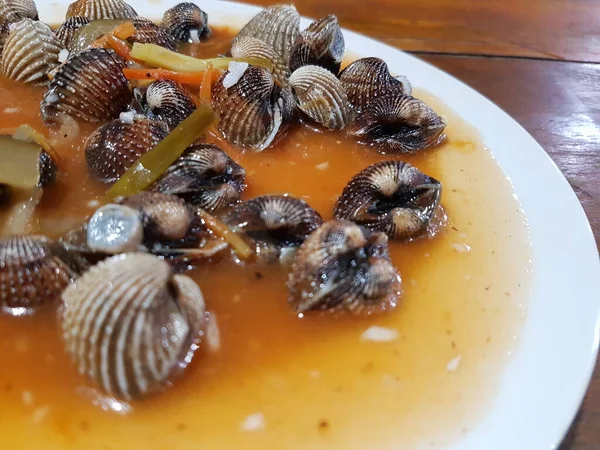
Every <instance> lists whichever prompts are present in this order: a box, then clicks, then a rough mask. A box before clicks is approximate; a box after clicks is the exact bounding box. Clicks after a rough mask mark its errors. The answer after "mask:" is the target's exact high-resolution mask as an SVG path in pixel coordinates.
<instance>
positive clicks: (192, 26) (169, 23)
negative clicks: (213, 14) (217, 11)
mask: <svg viewBox="0 0 600 450" xmlns="http://www.w3.org/2000/svg"><path fill="white" fill-rule="evenodd" d="M162 26H163V28H165V29H166V31H167V33H169V34H170V35H171V36H172V37H173V38H174V39H175V40H176V41H179V42H189V43H198V42H200V41H201V40H202V39H203V38H205V37H207V36H208V35H210V28H209V27H208V14H206V13H205V12H204V11H202V10H201V9H200V8H199V7H198V6H197V5H195V4H194V3H189V2H186V3H180V4H178V5H175V6H174V7H172V8H170V9H168V10H167V11H166V12H165V15H164V16H163V19H162Z"/></svg>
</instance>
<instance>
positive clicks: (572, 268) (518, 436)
mask: <svg viewBox="0 0 600 450" xmlns="http://www.w3.org/2000/svg"><path fill="white" fill-rule="evenodd" d="M68 3H69V1H67V0H65V1H59V2H54V3H49V2H48V3H46V2H38V8H39V10H40V17H41V18H42V20H44V21H45V22H49V23H60V22H62V20H63V18H64V13H65V10H66V7H67V5H68ZM129 3H130V4H131V5H132V6H133V7H134V8H135V9H136V10H137V11H138V12H139V13H140V14H142V15H143V16H145V17H149V18H153V19H159V18H160V17H162V14H163V13H164V11H165V10H166V9H167V8H168V7H170V6H173V5H174V4H176V3H178V2H177V1H174V0H165V1H160V0H148V1H144V0H130V1H129ZM201 7H202V8H203V9H204V10H205V11H206V12H208V14H209V16H210V23H211V24H214V25H227V26H231V27H237V26H241V25H243V24H244V23H246V22H247V21H248V20H249V19H250V18H251V17H252V16H253V15H254V14H256V13H257V12H258V11H259V9H258V8H256V7H253V6H248V5H243V4H238V3H231V2H225V1H215V0H202V2H201ZM308 23H310V21H309V20H306V19H303V23H302V26H303V27H304V26H307V25H308ZM344 38H345V41H346V48H347V49H348V50H349V51H351V52H352V53H353V54H356V55H361V56H378V57H380V58H382V59H384V60H385V61H387V63H388V65H389V66H390V70H391V71H392V72H395V73H402V74H404V75H407V76H408V78H409V79H410V80H411V82H412V83H413V85H415V86H417V87H422V88H424V89H426V90H428V91H429V92H431V93H432V94H434V95H435V96H437V97H438V98H440V99H441V100H442V101H444V102H445V103H446V104H448V105H449V106H450V107H451V108H452V109H453V110H454V111H456V112H457V113H458V114H459V115H460V116H462V117H463V118H464V119H466V120H467V121H468V122H470V123H471V124H472V125H473V126H475V127H476V128H477V129H478V130H479V132H480V133H481V135H482V137H483V139H484V140H485V142H486V143H487V145H488V146H489V148H490V151H491V152H492V154H493V156H494V158H496V159H497V161H498V162H499V164H500V165H501V167H502V169H503V170H504V172H505V173H506V174H507V175H508V177H509V178H510V180H511V181H512V183H513V186H514V189H515V192H516V195H517V196H518V198H519V200H520V202H521V205H522V207H523V209H524V211H525V214H526V216H527V220H528V222H529V225H530V227H531V239H532V244H533V256H534V280H533V286H532V291H531V297H530V299H529V302H528V309H529V314H528V318H527V322H526V325H525V329H524V331H523V337H522V340H521V343H520V345H519V347H518V350H517V351H516V352H515V355H514V358H513V359H512V361H511V362H510V364H509V366H508V367H507V369H506V372H505V374H504V377H503V379H502V383H501V386H500V389H499V393H498V395H497V397H496V400H495V402H494V404H493V407H492V409H491V411H490V412H489V414H488V415H487V417H485V418H484V420H482V421H481V422H480V424H479V425H478V426H477V427H476V428H475V429H474V430H473V431H472V432H471V433H470V434H468V435H467V436H465V437H464V438H463V439H461V440H460V441H459V442H457V443H456V444H454V445H453V446H452V447H451V448H452V449H456V450H458V449H460V450H482V449H486V450H496V449H498V450H506V449H510V450H521V449H523V450H538V449H553V448H556V447H557V446H558V445H559V444H560V441H561V439H562V437H563V436H564V433H565V432H566V430H567V428H568V426H569V424H570V423H571V421H572V420H573V417H574V416H575V413H576V412H577V409H578V408H579V405H580V403H581V400H582V398H583V395H584V393H585V390H586V387H587V385H588V382H589V380H590V376H591V374H592V371H593V368H594V364H595V361H596V355H597V351H598V341H599V334H600V333H599V332H600V320H599V319H600V308H599V306H600V264H599V261H598V252H597V249H596V244H595V242H594V237H593V235H592V232H591V229H590V226H589V223H588V221H587V219H586V216H585V214H584V212H583V210H582V208H581V205H580V204H579V202H578V200H577V197H576V196H575V194H574V193H573V191H572V190H571V187H570V186H569V184H568V182H567V181H566V180H565V178H564V177H563V176H562V174H561V173H560V171H559V170H558V169H557V167H556V166H555V165H554V163H553V162H552V161H551V160H550V158H549V157H548V156H547V155H546V153H545V152H544V150H543V149H542V148H541V147H540V145H539V144H538V143H537V142H536V141H535V140H534V139H533V138H532V137H531V136H530V135H529V134H528V133H527V132H526V131H525V130H524V129H523V128H522V127H521V126H520V125H518V124H517V123H516V122H515V121H514V120H513V119H512V118H510V117H509V116H508V115H507V114H506V113H505V112H503V111H502V110H501V109H500V108H498V107H497V106H496V105H494V104H493V103H492V102H490V101H489V100H487V99H486V98H485V97H483V96H482V95H481V94H478V93H477V92H475V91H474V90H473V89H471V88H469V87H468V86H466V85H465V84H463V83H462V82H460V81H458V80H456V79H455V78H453V77H451V76H450V75H448V74H446V73H444V72H442V71H440V70H438V69H436V68H434V67H433V66H431V65H429V64H427V63H425V62H423V61H420V60H418V59H416V58H414V57H412V56H410V55H407V54H405V53H403V52H400V51H398V50H396V49H394V48H392V47H388V46H387V45H384V44H382V43H379V42H377V41H374V40H371V39H369V38H366V37H364V36H361V35H359V34H356V33H352V32H349V31H344ZM365 444H367V443H365ZM398 444H399V445H400V446H401V443H400V442H399V443H398ZM399 448H400V447H399Z"/></svg>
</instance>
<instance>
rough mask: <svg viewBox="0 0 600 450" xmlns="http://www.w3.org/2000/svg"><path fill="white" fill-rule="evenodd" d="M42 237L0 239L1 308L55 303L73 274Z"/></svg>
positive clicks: (48, 240)
mask: <svg viewBox="0 0 600 450" xmlns="http://www.w3.org/2000/svg"><path fill="white" fill-rule="evenodd" d="M53 245H54V243H53V242H52V241H51V240H50V239H48V238H46V237H44V236H13V237H8V238H2V239H0V306H1V307H2V308H5V309H7V310H8V312H9V313H10V312H11V310H12V309H13V308H26V309H29V308H33V307H36V306H38V305H40V304H42V303H47V302H51V301H53V300H56V299H57V298H58V297H59V296H60V294H61V292H62V291H63V289H64V288H65V287H66V286H67V285H68V284H69V283H70V282H71V279H72V277H73V273H72V272H71V270H70V269H69V268H68V267H67V265H66V264H65V263H64V262H63V261H62V260H61V259H60V258H59V257H57V256H56V255H55V253H54V250H53Z"/></svg>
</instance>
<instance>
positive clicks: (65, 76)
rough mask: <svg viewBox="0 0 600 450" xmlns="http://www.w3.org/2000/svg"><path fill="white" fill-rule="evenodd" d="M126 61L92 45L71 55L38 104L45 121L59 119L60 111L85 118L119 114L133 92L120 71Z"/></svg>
mask: <svg viewBox="0 0 600 450" xmlns="http://www.w3.org/2000/svg"><path fill="white" fill-rule="evenodd" d="M125 67H127V64H126V62H125V60H124V59H123V58H121V57H120V56H119V55H117V54H116V53H115V52H114V51H112V50H105V49H103V48H92V49H89V50H84V51H83V52H81V53H78V54H76V55H73V56H71V57H70V58H69V59H68V60H67V62H66V63H65V64H63V65H62V66H60V67H59V69H58V71H57V72H56V74H55V76H54V78H53V79H52V81H51V82H50V85H49V86H48V91H47V92H46V94H45V95H44V99H43V100H42V104H41V111H42V119H43V120H44V122H45V123H46V124H47V125H53V124H56V123H60V122H61V121H62V118H61V115H66V116H71V117H72V118H74V119H80V120H84V121H86V122H100V121H105V120H111V119H115V118H117V117H119V114H120V113H121V112H122V111H125V110H127V109H128V107H129V105H130V103H131V101H132V100H133V96H132V94H131V91H130V90H129V82H128V81H127V78H125V76H124V75H123V69H124V68H125Z"/></svg>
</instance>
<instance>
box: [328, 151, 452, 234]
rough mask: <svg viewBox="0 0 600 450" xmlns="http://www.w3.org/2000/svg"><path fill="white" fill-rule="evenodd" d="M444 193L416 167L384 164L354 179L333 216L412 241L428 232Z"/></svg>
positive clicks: (393, 162) (404, 164)
mask: <svg viewBox="0 0 600 450" xmlns="http://www.w3.org/2000/svg"><path fill="white" fill-rule="evenodd" d="M441 193H442V184H441V183H440V182H439V181H437V180H436V179H434V178H432V177H430V176H428V175H425V174H424V173H423V172H421V171H420V170H419V169H417V168H416V167H413V166H411V165H410V164H407V163H403V162H401V161H383V162H380V163H376V164H373V165H371V166H369V167H367V168H366V169H364V170H362V171H361V172H359V173H358V174H357V175H356V176H354V177H353V178H352V180H351V181H350V182H349V183H348V185H347V186H346V187H345V188H344V191H343V192H342V195H341V197H340V198H339V200H338V201H337V203H336V205H335V209H334V213H333V215H334V217H335V218H336V219H339V220H342V219H346V220H351V221H353V222H355V223H357V224H359V225H362V226H364V227H367V228H369V229H371V230H373V231H381V232H383V233H385V234H387V235H388V236H389V237H390V238H391V239H410V238H414V237H417V236H419V235H421V234H423V233H424V232H426V231H427V230H428V228H429V225H430V224H431V222H432V219H433V218H434V216H435V212H436V210H437V208H438V205H439V202H440V197H441Z"/></svg>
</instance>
